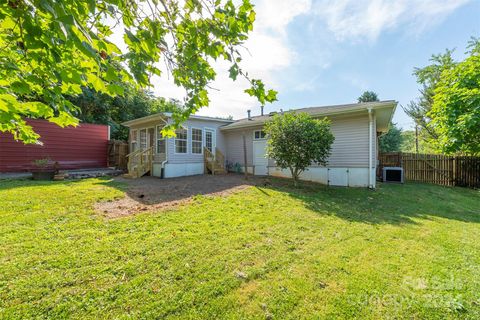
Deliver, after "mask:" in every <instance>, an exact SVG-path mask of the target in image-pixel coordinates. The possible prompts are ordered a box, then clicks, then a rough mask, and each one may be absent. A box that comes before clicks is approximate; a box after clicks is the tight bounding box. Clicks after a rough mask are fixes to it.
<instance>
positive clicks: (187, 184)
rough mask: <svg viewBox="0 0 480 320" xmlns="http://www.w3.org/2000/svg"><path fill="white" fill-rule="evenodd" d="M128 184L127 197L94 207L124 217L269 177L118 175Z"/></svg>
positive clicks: (264, 181)
mask: <svg viewBox="0 0 480 320" xmlns="http://www.w3.org/2000/svg"><path fill="white" fill-rule="evenodd" d="M115 180H117V181H122V182H124V183H126V184H127V191H126V195H125V198H122V199H119V200H115V201H109V202H100V203H97V205H96V206H95V210H96V211H97V212H98V213H99V214H101V215H104V216H106V217H108V218H118V217H125V216H130V215H133V214H136V213H138V212H143V211H153V210H159V209H167V208H171V207H175V206H178V205H180V204H185V203H188V202H191V201H192V198H193V197H194V196H196V195H211V196H226V195H229V194H231V193H234V192H238V191H240V190H243V189H245V188H247V187H249V186H252V185H254V186H255V185H258V186H264V185H268V184H269V183H270V182H269V180H268V178H260V177H251V176H249V179H248V180H245V178H244V176H243V175H239V174H226V175H216V176H212V175H198V176H189V177H180V178H170V179H159V178H156V177H142V178H140V179H125V178H121V177H117V178H115Z"/></svg>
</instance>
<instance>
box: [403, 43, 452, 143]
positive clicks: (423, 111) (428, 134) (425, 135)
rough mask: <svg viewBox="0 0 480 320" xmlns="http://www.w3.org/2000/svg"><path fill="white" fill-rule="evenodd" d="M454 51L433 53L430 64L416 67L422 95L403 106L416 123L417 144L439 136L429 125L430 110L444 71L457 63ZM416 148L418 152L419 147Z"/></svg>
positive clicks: (415, 72) (415, 71)
mask: <svg viewBox="0 0 480 320" xmlns="http://www.w3.org/2000/svg"><path fill="white" fill-rule="evenodd" d="M452 53H453V50H448V49H447V50H446V51H445V53H442V54H437V55H433V56H432V57H431V58H430V62H431V64H430V65H428V66H426V67H423V68H415V69H414V72H413V74H414V76H415V77H416V78H417V83H419V84H420V85H421V89H420V97H419V98H418V99H417V100H416V101H410V103H408V104H407V105H406V106H402V108H403V110H404V111H405V113H406V114H407V115H408V116H409V117H410V118H411V119H412V120H413V121H414V123H415V144H416V145H417V146H418V145H419V144H420V143H421V142H419V141H428V140H431V139H436V138H437V133H436V132H435V130H434V129H433V128H432V127H431V126H429V125H428V124H429V123H430V121H431V120H432V119H431V118H430V116H429V112H430V110H431V109H432V105H433V96H434V94H435V89H436V87H437V84H438V82H439V81H440V76H441V74H442V72H443V71H444V70H448V69H450V68H452V67H453V66H454V65H455V62H454V60H453V58H452ZM416 150H417V152H418V147H416Z"/></svg>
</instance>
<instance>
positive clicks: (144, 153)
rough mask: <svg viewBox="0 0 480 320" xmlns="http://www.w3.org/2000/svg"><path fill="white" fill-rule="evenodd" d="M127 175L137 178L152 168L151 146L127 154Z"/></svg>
mask: <svg viewBox="0 0 480 320" xmlns="http://www.w3.org/2000/svg"><path fill="white" fill-rule="evenodd" d="M127 159H128V162H127V169H128V175H129V176H130V177H131V178H139V177H141V176H143V175H145V174H146V173H148V172H150V173H151V172H152V169H153V147H150V148H147V149H145V150H136V151H133V152H131V153H129V154H127Z"/></svg>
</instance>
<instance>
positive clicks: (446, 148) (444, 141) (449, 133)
mask: <svg viewBox="0 0 480 320" xmlns="http://www.w3.org/2000/svg"><path fill="white" fill-rule="evenodd" d="M468 49H469V51H468V52H467V58H466V59H465V60H463V61H461V62H459V63H456V64H454V65H453V66H452V67H451V68H448V69H445V70H443V71H442V73H441V75H440V77H439V80H438V82H437V84H436V86H435V91H434V95H433V104H432V108H431V110H430V111H429V112H428V114H427V115H428V116H429V117H430V118H431V119H432V120H431V121H430V122H429V123H428V128H430V130H432V131H435V133H436V135H437V136H436V139H434V140H432V143H433V144H434V145H435V146H436V147H437V149H438V150H441V151H442V152H444V153H447V154H451V153H462V154H469V155H478V154H480V40H479V39H472V41H470V43H469V46H468Z"/></svg>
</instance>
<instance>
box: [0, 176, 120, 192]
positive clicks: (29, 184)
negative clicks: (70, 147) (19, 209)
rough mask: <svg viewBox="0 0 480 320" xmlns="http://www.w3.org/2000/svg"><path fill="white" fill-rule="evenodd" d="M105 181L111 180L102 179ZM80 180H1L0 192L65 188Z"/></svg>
mask: <svg viewBox="0 0 480 320" xmlns="http://www.w3.org/2000/svg"><path fill="white" fill-rule="evenodd" d="M102 179H104V180H105V181H106V180H109V179H111V178H107V177H104V178H102ZM80 182H81V180H61V181H46V180H32V179H3V180H0V191H1V190H8V189H14V188H36V187H46V186H53V185H64V186H66V187H68V186H73V185H75V184H77V183H80Z"/></svg>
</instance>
